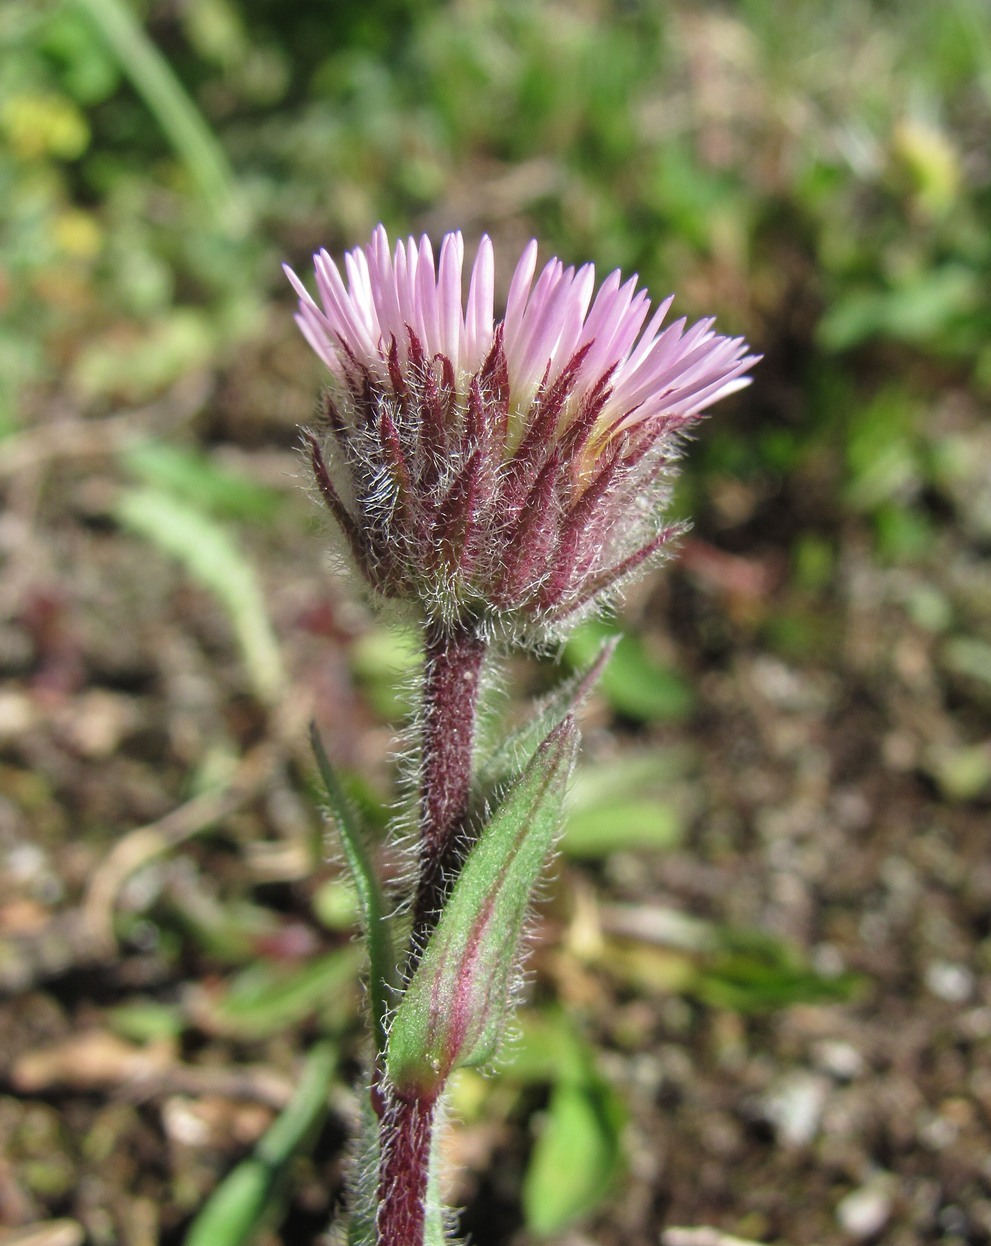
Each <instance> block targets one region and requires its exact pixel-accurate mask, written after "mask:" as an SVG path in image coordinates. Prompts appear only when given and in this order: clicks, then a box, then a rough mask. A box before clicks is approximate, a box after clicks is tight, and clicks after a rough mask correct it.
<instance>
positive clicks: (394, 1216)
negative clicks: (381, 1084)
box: [377, 1097, 434, 1246]
mask: <svg viewBox="0 0 991 1246" xmlns="http://www.w3.org/2000/svg"><path fill="white" fill-rule="evenodd" d="M433 1124H434V1101H433V1100H430V1101H429V1102H427V1101H425V1100H419V1099H398V1098H395V1097H394V1098H393V1099H392V1101H391V1102H390V1103H389V1104H388V1106H387V1108H386V1114H385V1118H384V1119H383V1121H382V1159H381V1163H380V1165H379V1213H378V1224H377V1237H378V1246H422V1243H423V1229H424V1221H425V1219H426V1197H427V1182H428V1179H429V1173H430V1143H431V1136H432V1134H433Z"/></svg>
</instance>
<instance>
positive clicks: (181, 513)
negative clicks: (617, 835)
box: [116, 488, 285, 704]
mask: <svg viewBox="0 0 991 1246" xmlns="http://www.w3.org/2000/svg"><path fill="white" fill-rule="evenodd" d="M116 515H117V519H118V520H119V521H120V523H122V524H123V525H124V526H125V527H127V528H130V529H131V531H132V532H137V533H139V534H140V535H141V536H143V537H145V538H146V539H147V540H148V541H150V542H151V543H152V544H153V545H155V546H157V547H158V548H159V549H160V550H162V551H164V552H165V553H167V554H170V555H171V556H172V557H173V558H176V559H177V560H178V561H179V562H180V563H181V564H182V565H183V567H184V568H185V569H186V571H187V572H188V573H189V575H190V576H192V577H193V579H195V580H197V581H198V582H199V583H200V584H202V585H203V587H204V588H207V589H209V591H210V592H212V593H213V594H214V596H215V597H216V598H217V600H218V601H219V602H220V603H221V605H222V606H223V607H224V609H225V611H226V612H227V615H228V618H229V619H230V622H231V625H232V627H233V629H234V634H235V636H236V638H237V642H238V645H239V647H240V649H241V654H242V657H243V658H244V664H245V666H246V667H247V669H248V674H249V676H250V677H251V682H252V684H253V685H254V688H255V691H256V693H257V695H258V697H259V698H260V699H261V700H262V701H265V702H266V703H269V704H271V703H272V702H274V701H275V700H276V699H277V698H278V696H279V693H280V691H281V689H282V687H283V686H284V682H285V672H284V669H283V664H282V653H281V650H280V648H279V642H278V639H277V638H276V635H275V632H274V630H273V628H272V624H271V621H270V620H269V616H268V610H267V608H266V604H265V598H264V596H263V595H262V591H261V587H260V586H259V583H258V578H257V576H256V575H255V570H254V567H252V565H251V564H250V563H249V562H248V560H247V559H246V557H245V555H244V553H243V551H242V550H241V549H240V548H239V546H238V545H237V543H236V542H235V541H234V539H233V538H232V537H231V535H230V533H229V532H228V530H227V528H226V527H224V526H223V525H222V524H221V523H218V521H217V520H215V519H214V518H213V517H212V516H210V515H207V514H205V513H204V512H203V511H201V510H199V509H198V508H197V507H196V506H194V505H193V503H192V502H190V501H187V500H186V499H184V498H179V497H176V496H175V495H173V494H171V493H167V492H165V491H164V490H159V489H152V488H134V489H127V490H125V492H124V493H122V494H121V496H120V498H119V500H118V503H117V507H116Z"/></svg>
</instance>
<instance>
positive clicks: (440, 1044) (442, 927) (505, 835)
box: [387, 717, 578, 1095]
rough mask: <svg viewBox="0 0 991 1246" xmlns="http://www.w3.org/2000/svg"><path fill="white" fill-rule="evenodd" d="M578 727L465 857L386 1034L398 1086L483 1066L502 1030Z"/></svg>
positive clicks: (547, 748) (422, 1086)
mask: <svg viewBox="0 0 991 1246" xmlns="http://www.w3.org/2000/svg"><path fill="white" fill-rule="evenodd" d="M577 744H578V732H577V729H576V727H575V725H574V722H573V720H572V719H571V718H570V717H569V718H566V719H565V720H564V722H563V723H561V724H560V725H559V726H558V727H556V728H555V729H554V731H552V732H551V734H550V735H549V736H548V737H547V739H546V740H545V741H544V742H543V744H541V746H540V748H539V749H538V750H537V752H536V753H535V754H534V756H533V758H532V759H531V761H530V764H529V766H528V767H527V768H526V770H525V771H524V773H523V774H522V775H521V776H520V778H519V779H518V780H517V782H516V783H515V784H514V785H513V786H512V787H511V788H510V789H509V791H508V792H507V793H506V795H505V797H504V799H503V802H502V804H501V805H499V807H498V808H497V809H496V811H495V813H494V814H493V815H492V817H491V819H490V821H489V823H488V825H487V826H486V827H485V828H484V829H483V830H482V832H481V835H480V837H479V839H478V841H477V843H476V844H475V846H474V847H473V848H472V850H471V852H470V853H469V854H468V858H467V860H466V861H465V863H464V866H463V867H462V870H461V873H460V874H459V876H458V879H457V882H456V883H455V884H454V888H453V890H452V892H451V895H450V898H449V899H448V901H447V904H446V905H445V906H444V909H443V911H442V913H441V915H440V920H439V921H438V923H437V927H436V929H435V930H434V932H433V935H432V936H431V938H430V941H429V943H428V944H427V947H426V950H425V952H424V954H423V959H422V960H421V962H420V964H419V966H418V968H417V970H416V973H415V974H414V975H413V979H412V981H411V982H410V984H409V986H408V988H407V989H406V992H405V994H404V996H403V998H402V1001H401V1003H400V1005H399V1008H398V1009H397V1011H396V1015H395V1018H394V1020H393V1022H392V1026H391V1029H390V1032H389V1043H388V1049H387V1069H388V1073H389V1077H390V1079H391V1080H392V1082H393V1084H394V1085H395V1086H396V1087H397V1088H399V1089H400V1090H401V1091H402V1090H405V1091H411V1092H414V1093H419V1094H424V1095H426V1094H429V1093H430V1092H431V1091H434V1090H436V1089H438V1088H439V1087H440V1086H441V1085H443V1082H444V1080H445V1079H446V1077H447V1076H448V1074H449V1073H450V1072H451V1070H452V1069H454V1068H458V1067H460V1066H462V1065H468V1064H484V1063H485V1062H486V1061H487V1060H490V1059H491V1058H492V1057H493V1055H494V1054H495V1052H496V1049H497V1047H498V1045H499V1040H500V1037H501V1035H502V1029H503V1022H504V1014H505V1012H506V1007H507V1002H508V996H509V990H510V985H511V982H512V978H513V973H514V971H515V967H516V961H517V956H518V950H517V949H518V944H519V940H520V934H521V931H522V928H523V923H524V920H525V917H526V912H527V908H528V906H529V903H530V898H531V895H532V894H533V889H534V887H535V885H536V883H537V879H538V878H539V876H540V871H541V869H542V867H543V864H544V861H545V860H546V858H547V855H548V853H549V852H550V849H551V845H552V843H553V841H554V836H555V834H556V833H557V829H558V825H559V822H560V816H561V804H562V801H563V799H564V793H565V788H566V786H567V782H568V777H569V775H570V773H571V769H572V766H573V764H574V757H575V752H576V749H577Z"/></svg>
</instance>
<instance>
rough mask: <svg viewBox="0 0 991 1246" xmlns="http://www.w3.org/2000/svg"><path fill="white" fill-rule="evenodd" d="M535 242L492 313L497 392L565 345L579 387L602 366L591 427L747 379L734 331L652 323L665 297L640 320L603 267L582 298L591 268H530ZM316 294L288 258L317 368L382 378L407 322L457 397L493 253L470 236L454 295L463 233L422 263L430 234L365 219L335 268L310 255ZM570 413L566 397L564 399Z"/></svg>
mask: <svg viewBox="0 0 991 1246" xmlns="http://www.w3.org/2000/svg"><path fill="white" fill-rule="evenodd" d="M536 262H537V244H536V242H530V243H529V244H528V245H527V247H526V248H525V249H524V251H523V254H522V256H521V257H520V260H519V262H518V263H517V265H516V269H515V271H514V273H513V276H512V279H511V281H510V283H509V294H508V298H507V302H506V312H505V317H504V319H503V321H502V334H503V345H504V348H505V354H506V363H507V367H508V372H509V385H510V394H511V397H512V402H513V405H514V407H515V408H516V409H517V410H518V412H520V413H523V412H525V409H526V407H527V406H528V404H529V403H530V402H531V401H532V400H533V398H534V395H535V394H536V392H537V390H538V387H539V386H540V385H541V384H542V383H545V384H552V383H553V381H554V380H555V378H556V377H557V376H559V375H560V373H561V371H562V370H563V369H564V368H565V367H566V365H567V364H568V363H569V361H570V360H571V359H572V358H573V357H574V356H575V354H576V353H577V352H578V351H580V350H582V349H585V348H587V353H586V356H585V358H584V360H583V362H582V365H581V369H580V372H579V383H578V384H577V385H576V386H575V389H574V394H575V397H576V398H578V397H580V394H581V390H582V387H583V386H585V387H587V388H591V387H593V386H594V385H595V384H596V383H597V382H598V381H599V380H600V379H601V378H602V377H604V376H607V377H608V378H609V387H610V390H611V393H610V396H609V399H608V401H607V402H606V403H605V405H604V406H603V408H602V411H601V412H600V414H599V417H598V421H597V427H598V431H599V432H600V433H601V434H606V433H611V432H614V431H616V430H619V429H622V428H629V427H631V426H633V425H636V424H640V423H643V422H644V421H647V420H651V419H652V418H654V417H656V416H662V415H663V416H666V415H678V416H692V415H696V414H698V413H700V412H702V411H704V410H705V409H706V408H707V407H709V406H711V405H712V404H713V403H714V402H716V401H717V400H718V399H720V398H722V397H724V396H725V395H727V394H730V393H733V392H734V391H735V390H738V389H741V388H742V387H743V386H745V385H747V384H748V383H749V379H750V378H749V377H748V376H747V375H746V373H747V370H748V369H749V368H750V367H751V365H752V364H753V363H755V362H756V359H757V358H758V357H757V356H755V355H750V354H747V347H746V343H745V342H744V340H743V339H742V338H727V337H721V336H718V335H716V334H715V333H714V332H713V331H712V323H713V322H712V321H711V320H702V321H699V322H698V323H697V324H694V325H692V326H691V327H690V328H687V327H686V321H685V320H684V319H682V320H679V321H677V322H675V323H674V324H672V325H669V326H668V327H667V328H663V329H662V324H663V321H664V318H665V316H666V314H667V312H668V310H669V308H670V306H671V303H672V298H668V299H665V300H664V302H663V303H661V305H660V306H659V307H658V308H657V309H656V310H655V312H654V314H653V316H652V317H651V319H650V322H649V323H648V324H647V326H646V328H643V325H644V322H645V321H646V320H647V316H648V314H649V312H650V300H649V298H648V296H647V294H646V292H645V291H643V290H640V291H637V289H636V277H635V276H634V277H631V278H629V279H628V280H627V281H626V282H625V283H624V281H623V278H622V276H621V274H620V273H619V272H618V271H616V272H613V273H611V274H610V275H609V276H608V277H607V278H606V279H605V281H604V282H603V283H602V285H601V287H600V288H599V291H598V293H597V294H595V297H594V299H593V293H594V292H595V269H594V266H593V265H591V264H585V265H583V266H582V267H581V268H579V269H578V270H577V271H576V270H575V269H574V268H570V267H569V268H565V266H564V265H563V264H562V262H561V261H560V260H558V259H551V260H549V261H548V262H547V264H545V266H544V268H543V269H542V271H541V272H540V274H539V275H537V276H536V281H535V280H534V277H535V275H536ZM314 264H315V269H316V278H317V293H318V295H319V302H318V301H317V300H316V299H314V298H313V297H312V296H311V295H310V294H309V292H308V291H307V290H306V288H305V286H304V285H303V283H302V282H301V281H300V280H299V278H298V277H297V276H296V274H295V273H293V272H292V270H291V269H289V268H287V269H286V273H287V275H288V277H289V280H290V281H291V282H292V284H293V287H294V288H295V290H296V293H297V294H298V295H299V310H298V312H297V315H296V320H297V322H298V324H299V327H300V329H301V330H302V332H303V335H304V336H305V337H306V340H307V341H308V342H309V343H310V345H311V346H312V347H313V349H314V350H315V351H316V353H317V354H318V355H319V356H320V358H321V359H322V360H323V362H324V363H325V364H326V365H327V366H328V368H330V370H331V371H332V372H333V373H334V374H335V375H338V376H341V375H342V374H343V371H344V370H345V369H346V366H347V364H348V362H349V361H357V362H358V363H359V364H360V365H362V366H364V367H365V368H367V369H368V371H369V373H370V374H371V375H372V376H373V377H376V378H378V379H379V380H382V381H385V380H386V378H387V373H388V364H387V359H388V352H389V349H390V345H391V343H392V342H393V341H394V342H395V343H396V346H397V348H398V351H399V356H400V359H401V361H402V362H403V363H404V364H406V363H408V362H409V357H410V335H411V333H412V334H414V335H415V336H416V338H417V339H418V340H419V343H420V345H421V346H422V348H423V351H424V352H425V354H426V356H427V358H428V359H433V358H435V357H437V356H442V357H444V358H446V359H447V360H449V361H450V363H451V365H452V366H453V368H454V373H455V376H456V377H457V379H458V385H459V389H461V390H462V396H463V395H464V393H465V392H466V391H467V386H468V383H469V381H470V378H471V376H472V375H474V374H475V373H476V372H477V371H478V369H479V368H480V367H481V366H482V363H483V361H484V360H485V358H486V357H487V355H488V353H489V351H490V350H491V348H492V345H493V340H494V336H495V331H496V325H495V318H494V310H493V306H494V290H495V260H494V252H493V247H492V242H491V240H490V239H489V238H488V237H487V236H486V237H483V238H482V240H481V242H480V244H479V247H478V252H477V254H476V257H475V261H474V263H473V264H472V267H471V274H470V277H469V282H468V293H467V298H466V299H465V297H464V295H463V270H464V240H463V239H462V236H461V234H460V232H459V233H452V234H447V235H446V236H445V237H444V239H443V241H442V243H441V247H440V252H439V256H438V257H437V260H436V262H435V259H434V253H433V248H432V247H431V244H430V240H429V239H428V238H427V237H426V236H424V237H423V238H421V239H420V240H419V242H417V241H416V240H415V239H413V238H408V239H407V240H406V242H405V243H403V242H399V243H397V244H396V247H395V250H394V251H393V250H391V249H390V244H389V238H388V235H387V233H386V231H385V229H384V227H383V226H381V225H379V226H378V227H377V229H376V230H375V232H374V233H373V235H372V240H371V242H370V243H369V244H368V246H366V247H357V248H355V249H354V250H353V251H350V252H348V253H347V254H346V255H345V257H344V269H345V275H344V276H342V275H341V272H340V270H339V269H338V267H337V265H336V263H335V262H334V260H333V259H331V257H330V256H329V255H328V254H327V252H326V251H321V252H319V253H318V254H317V255H316V256H315V257H314ZM569 407H570V409H571V413H572V414H573V412H574V410H575V408H576V402H575V401H572V402H571V403H570V404H569Z"/></svg>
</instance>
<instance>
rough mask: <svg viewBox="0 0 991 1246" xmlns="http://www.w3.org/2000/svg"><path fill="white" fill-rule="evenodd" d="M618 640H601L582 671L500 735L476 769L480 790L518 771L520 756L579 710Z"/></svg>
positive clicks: (491, 786)
mask: <svg viewBox="0 0 991 1246" xmlns="http://www.w3.org/2000/svg"><path fill="white" fill-rule="evenodd" d="M618 643H619V637H618V636H607V637H606V638H605V639H604V640H602V641H601V643H600V644H599V648H598V653H597V654H596V655H595V658H594V660H593V661H592V662H591V664H590V665H589V666H588V668H587V669H586V670H584V671H580V672H579V673H578V674H575V675H572V676H570V678H568V679H565V680H564V681H563V682H562V683H560V684H559V685H558V686H557V687H556V688H555V689H554V691H553V692H552V693H551V694H550V695H549V696H548V697H546V698H544V699H543V700H542V701H541V702H540V704H539V705H538V706H537V710H536V713H534V715H533V716H532V717H531V718H529V719H528V720H527V721H526V722H525V723H524V724H523V725H522V726H521V727H518V728H517V729H516V730H515V731H512V732H510V733H509V734H508V735H505V736H503V737H501V739H500V742H499V743H498V744H497V745H496V747H495V748H494V749H493V751H492V752H491V753H490V754H489V756H488V757H487V758H486V759H485V760H484V761H483V762H482V763H481V765H480V766H479V768H478V783H479V787H480V788H481V789H482V790H483V791H491V790H492V789H494V788H497V787H498V786H499V785H500V784H503V783H506V782H508V781H509V780H510V779H511V778H513V777H514V776H515V775H517V774H519V772H520V770H521V768H522V766H521V760H520V759H521V758H529V757H532V756H533V754H534V751H535V750H536V749H537V748H538V747H539V745H540V742H541V740H544V739H546V738H547V736H548V735H549V734H550V732H551V731H553V730H554V728H555V727H557V726H558V725H559V724H560V723H561V722H562V721H563V720H564V718H565V717H566V716H567V715H568V714H576V713H577V712H578V710H579V709H581V707H582V706H583V705H584V704H585V702H586V701H587V700H588V698H589V697H590V696H591V695H592V692H593V691H594V689H595V686H596V684H597V683H598V682H599V680H600V679H601V677H602V673H603V671H604V670H605V669H606V667H607V665H608V663H609V659H610V658H611V657H612V655H613V653H614V652H615V650H616V646H617V644H618Z"/></svg>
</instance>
